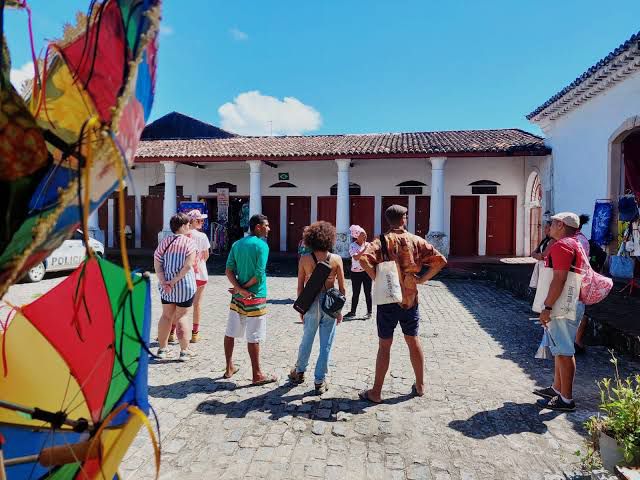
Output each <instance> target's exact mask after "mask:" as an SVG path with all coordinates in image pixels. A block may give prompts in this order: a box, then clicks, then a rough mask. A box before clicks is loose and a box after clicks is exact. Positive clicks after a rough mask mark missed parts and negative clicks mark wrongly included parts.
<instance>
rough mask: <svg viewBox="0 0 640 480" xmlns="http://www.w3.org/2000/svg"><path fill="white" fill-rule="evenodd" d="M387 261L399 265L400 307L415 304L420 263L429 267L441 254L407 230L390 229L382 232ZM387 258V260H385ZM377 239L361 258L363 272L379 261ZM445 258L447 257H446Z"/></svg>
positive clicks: (420, 268) (380, 258) (379, 250)
mask: <svg viewBox="0 0 640 480" xmlns="http://www.w3.org/2000/svg"><path fill="white" fill-rule="evenodd" d="M385 238H386V240H387V250H388V251H389V260H395V261H396V262H398V266H399V267H400V285H401V286H402V303H401V304H400V306H401V307H402V308H412V307H414V306H415V305H417V304H418V285H417V283H416V275H417V274H418V273H420V271H421V270H422V267H423V266H429V265H430V264H431V263H433V262H434V261H436V260H437V259H442V260H445V258H444V256H443V255H442V254H441V253H440V252H439V251H438V250H436V249H435V248H434V247H433V245H431V244H430V243H429V242H427V241H426V240H425V239H424V238H422V237H418V236H417V235H413V234H412V233H409V232H407V231H404V232H402V233H401V232H399V231H391V232H389V233H386V234H385ZM384 260H386V259H384ZM384 260H383V258H382V248H381V246H380V239H379V238H376V239H375V240H374V241H373V242H372V243H371V244H370V245H369V247H368V248H367V250H366V251H365V253H364V254H363V255H362V257H360V265H362V267H363V268H364V269H365V270H366V271H375V268H376V265H377V264H378V263H382V262H383V261H384ZM445 261H446V260H445Z"/></svg>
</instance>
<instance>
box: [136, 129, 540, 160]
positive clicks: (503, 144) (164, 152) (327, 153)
mask: <svg viewBox="0 0 640 480" xmlns="http://www.w3.org/2000/svg"><path fill="white" fill-rule="evenodd" d="M549 153H550V149H549V148H548V147H547V146H545V144H544V140H543V139H542V138H540V137H538V136H536V135H533V134H531V133H528V132H525V131H523V130H517V129H503V130H464V131H446V132H415V133H381V134H365V135H316V136H301V137H243V136H238V137H234V138H225V139H190V140H153V141H141V142H140V145H139V146H138V151H137V152H136V160H137V161H141V162H144V161H158V160H161V159H163V158H189V159H192V160H198V159H199V160H200V161H234V160H238V161H239V160H248V159H264V160H269V159H271V160H274V159H281V160H294V159H301V160H314V159H318V160H321V159H329V158H338V157H341V158H390V157H433V156H439V155H443V156H445V155H446V156H482V155H490V156H503V155H504V156H516V155H547V154H549Z"/></svg>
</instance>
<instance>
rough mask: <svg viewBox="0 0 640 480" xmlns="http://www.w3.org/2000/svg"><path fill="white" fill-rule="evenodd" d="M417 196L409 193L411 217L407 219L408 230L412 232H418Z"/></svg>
mask: <svg viewBox="0 0 640 480" xmlns="http://www.w3.org/2000/svg"><path fill="white" fill-rule="evenodd" d="M416 215H417V212H416V197H415V195H409V218H408V219H407V220H408V222H407V230H409V231H410V232H411V233H414V234H415V233H416Z"/></svg>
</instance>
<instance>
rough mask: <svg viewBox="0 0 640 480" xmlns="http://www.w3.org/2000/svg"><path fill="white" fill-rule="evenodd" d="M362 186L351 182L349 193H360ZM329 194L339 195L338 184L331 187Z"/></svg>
mask: <svg viewBox="0 0 640 480" xmlns="http://www.w3.org/2000/svg"><path fill="white" fill-rule="evenodd" d="M361 190H362V188H361V187H360V185H358V184H357V183H353V182H349V195H360V191H361ZM329 195H338V184H337V183H334V184H333V185H331V188H330V189H329Z"/></svg>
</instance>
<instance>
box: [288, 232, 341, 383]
mask: <svg viewBox="0 0 640 480" xmlns="http://www.w3.org/2000/svg"><path fill="white" fill-rule="evenodd" d="M304 243H305V245H306V246H307V247H309V248H310V249H311V254H310V255H303V256H302V257H300V261H299V263H298V296H300V294H301V293H302V290H303V289H304V286H305V284H306V283H307V282H308V281H309V278H310V277H311V274H312V273H313V270H314V269H315V268H316V264H317V263H318V262H322V261H325V260H326V261H327V262H329V265H330V266H331V272H330V273H329V276H328V277H327V280H326V281H325V284H324V288H323V289H322V290H321V291H320V293H319V294H318V296H317V297H316V298H315V300H314V301H313V304H312V305H311V307H310V308H309V310H307V313H305V314H304V315H301V318H302V322H303V324H304V330H303V334H302V341H301V342H300V348H299V349H298V360H297V361H296V366H295V367H294V368H293V369H291V372H290V373H289V379H290V380H291V381H292V382H293V383H296V384H300V383H303V382H304V372H305V370H306V369H307V366H308V364H309V356H310V355H311V348H312V347H313V341H314V339H315V337H316V333H317V332H318V331H319V332H320V335H319V336H320V352H319V355H318V360H317V362H316V369H315V387H316V393H317V394H318V395H322V394H323V393H324V392H326V391H327V388H328V386H327V381H326V375H327V370H328V365H329V357H330V356H331V347H332V346H333V339H334V337H335V334H336V325H337V324H339V323H340V322H341V321H342V313H339V314H338V316H337V318H333V317H332V316H330V315H328V314H327V313H325V312H324V311H323V310H322V307H321V305H322V303H323V302H324V297H325V295H326V293H325V292H326V290H327V289H329V288H333V287H334V286H335V283H336V280H337V281H338V289H339V290H340V292H341V293H342V294H343V295H344V293H345V288H344V267H343V265H342V258H341V257H340V255H332V254H331V253H330V250H331V249H332V248H333V245H334V244H335V243H336V229H335V227H334V226H333V225H331V224H330V223H329V222H316V223H313V224H311V225H309V226H308V227H307V228H306V229H305V232H304Z"/></svg>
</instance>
